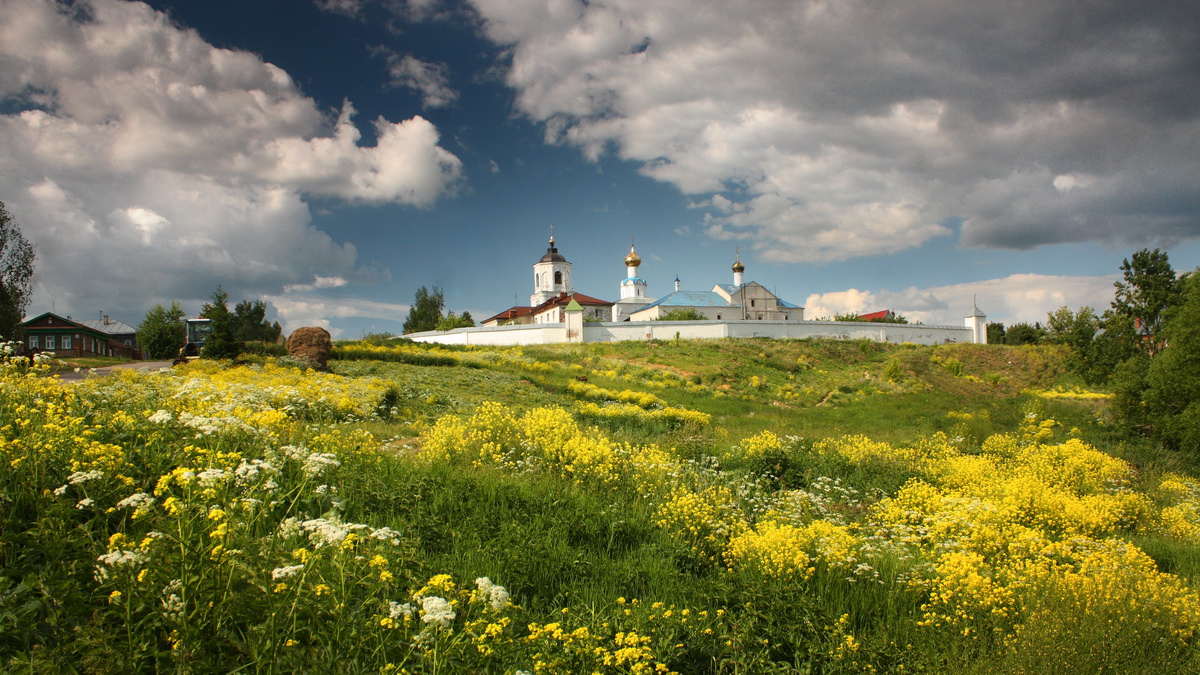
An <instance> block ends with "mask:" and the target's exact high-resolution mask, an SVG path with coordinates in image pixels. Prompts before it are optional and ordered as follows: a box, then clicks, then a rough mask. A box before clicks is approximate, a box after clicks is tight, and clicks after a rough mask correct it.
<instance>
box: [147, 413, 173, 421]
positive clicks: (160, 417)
mask: <svg viewBox="0 0 1200 675" xmlns="http://www.w3.org/2000/svg"><path fill="white" fill-rule="evenodd" d="M147 419H149V420H150V421H151V422H153V423H155V424H166V423H167V422H170V421H171V420H173V419H175V418H174V417H173V416H172V415H171V413H169V412H167V411H166V410H159V411H158V412H156V413H154V414H153V415H151V416H150V417H148V418H147Z"/></svg>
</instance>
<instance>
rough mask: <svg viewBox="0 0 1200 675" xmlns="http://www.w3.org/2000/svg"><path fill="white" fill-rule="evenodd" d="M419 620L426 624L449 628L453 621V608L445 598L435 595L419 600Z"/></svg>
mask: <svg viewBox="0 0 1200 675" xmlns="http://www.w3.org/2000/svg"><path fill="white" fill-rule="evenodd" d="M421 615H422V616H421V620H422V621H424V622H425V623H428V624H434V625H438V626H443V627H449V626H450V622H451V621H454V616H455V615H454V608H453V607H451V606H450V603H449V602H447V601H446V599H445V598H439V597H437V596H436V595H431V596H427V597H424V598H421Z"/></svg>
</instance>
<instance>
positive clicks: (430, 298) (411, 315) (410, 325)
mask: <svg viewBox="0 0 1200 675" xmlns="http://www.w3.org/2000/svg"><path fill="white" fill-rule="evenodd" d="M445 306H446V299H445V296H444V295H443V294H442V289H440V288H438V287H437V286H434V287H433V290H432V291H430V290H429V289H427V288H425V287H424V286H422V287H420V288H418V289H417V295H416V299H415V300H414V301H413V306H412V308H411V309H409V310H408V318H406V319H405V320H404V332H405V333H419V332H421V331H426V330H437V329H438V323H440V322H441V320H442V310H443V309H444V308H445Z"/></svg>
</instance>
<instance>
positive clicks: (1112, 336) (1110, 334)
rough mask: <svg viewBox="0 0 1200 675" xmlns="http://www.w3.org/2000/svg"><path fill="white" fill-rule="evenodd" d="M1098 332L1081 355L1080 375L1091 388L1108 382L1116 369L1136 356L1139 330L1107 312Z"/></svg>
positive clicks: (1131, 323)
mask: <svg viewBox="0 0 1200 675" xmlns="http://www.w3.org/2000/svg"><path fill="white" fill-rule="evenodd" d="M1097 325H1098V329H1097V331H1096V333H1095V336H1094V337H1093V338H1092V342H1091V344H1089V345H1088V346H1087V349H1086V351H1085V352H1083V354H1082V355H1081V359H1080V361H1079V362H1078V364H1077V366H1078V372H1079V374H1080V375H1081V376H1082V377H1083V380H1084V381H1085V382H1087V383H1088V384H1091V385H1101V384H1105V383H1106V382H1108V381H1109V380H1110V379H1111V378H1112V377H1113V374H1114V373H1115V372H1116V371H1117V366H1119V365H1121V364H1122V363H1124V362H1125V361H1126V360H1128V359H1130V358H1131V357H1133V356H1136V355H1137V354H1144V352H1142V351H1141V350H1139V349H1138V347H1137V343H1138V338H1137V331H1136V330H1135V329H1134V327H1133V321H1132V320H1131V319H1129V318H1128V317H1123V316H1118V315H1117V314H1114V313H1113V311H1112V310H1108V311H1106V312H1104V315H1103V316H1101V317H1100V318H1099V319H1098V320H1097Z"/></svg>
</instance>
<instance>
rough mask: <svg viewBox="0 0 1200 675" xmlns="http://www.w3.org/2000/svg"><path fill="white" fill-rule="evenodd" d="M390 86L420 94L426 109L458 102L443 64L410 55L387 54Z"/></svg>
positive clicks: (447, 70) (456, 94) (456, 93)
mask: <svg viewBox="0 0 1200 675" xmlns="http://www.w3.org/2000/svg"><path fill="white" fill-rule="evenodd" d="M387 63H388V75H389V76H390V77H391V86H393V87H397V88H404V89H413V90H415V91H417V92H418V93H420V94H421V102H422V105H424V106H425V107H426V108H442V107H445V106H448V105H450V104H451V103H454V102H455V101H457V100H458V92H457V91H455V90H454V89H453V88H452V87H451V86H450V70H449V68H447V67H446V65H445V64H443V63H429V62H426V61H422V60H421V59H418V58H417V57H415V56H413V55H412V54H395V53H390V52H389V53H387Z"/></svg>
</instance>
